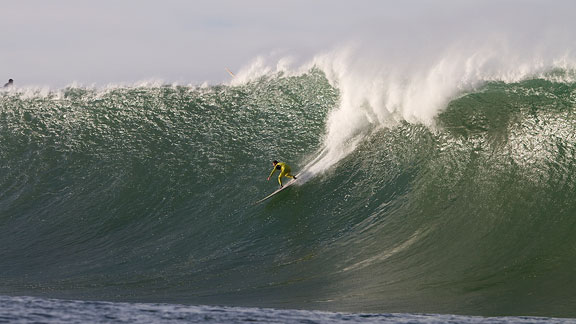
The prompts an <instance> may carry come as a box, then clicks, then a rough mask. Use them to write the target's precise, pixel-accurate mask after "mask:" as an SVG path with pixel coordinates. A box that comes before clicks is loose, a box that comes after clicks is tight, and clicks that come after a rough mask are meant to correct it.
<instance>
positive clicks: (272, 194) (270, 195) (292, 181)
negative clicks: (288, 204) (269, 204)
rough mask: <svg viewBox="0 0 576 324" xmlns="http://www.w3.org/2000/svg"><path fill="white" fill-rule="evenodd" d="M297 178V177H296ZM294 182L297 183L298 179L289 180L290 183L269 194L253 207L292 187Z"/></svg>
mask: <svg viewBox="0 0 576 324" xmlns="http://www.w3.org/2000/svg"><path fill="white" fill-rule="evenodd" d="M296 177H298V176H296ZM296 181H298V179H291V180H290V181H288V182H287V183H286V184H285V185H284V186H283V187H282V188H279V189H278V190H276V191H274V192H273V193H271V194H269V195H268V196H266V197H264V198H262V199H260V200H258V201H257V202H255V203H254V205H256V204H259V203H261V202H263V201H264V200H267V199H270V198H272V196H274V195H275V194H277V193H279V192H280V191H282V190H284V189H286V188H288V187H290V186H291V185H293V184H294V183H295V182H296Z"/></svg>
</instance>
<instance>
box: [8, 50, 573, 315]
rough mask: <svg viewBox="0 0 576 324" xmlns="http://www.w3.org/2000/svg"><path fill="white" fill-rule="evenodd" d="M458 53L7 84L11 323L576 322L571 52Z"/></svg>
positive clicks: (340, 56) (285, 60)
mask: <svg viewBox="0 0 576 324" xmlns="http://www.w3.org/2000/svg"><path fill="white" fill-rule="evenodd" d="M450 44H451V45H450V46H444V45H445V44H442V43H441V42H440V44H434V45H431V46H433V47H434V50H429V51H426V53H427V55H425V56H424V55H422V52H421V51H417V50H416V51H410V50H408V48H406V47H404V48H403V47H402V44H399V43H394V44H388V45H386V46H384V45H381V44H378V45H377V46H373V45H370V46H366V45H365V44H363V43H359V44H346V45H344V46H338V47H336V48H334V49H332V50H328V51H323V52H321V53H319V54H317V55H314V56H313V57H312V58H310V59H304V60H302V59H298V58H291V57H287V56H283V55H281V56H278V55H276V54H274V55H269V56H261V57H258V58H256V59H255V60H254V61H253V62H252V63H250V64H247V65H246V66H245V67H243V68H242V69H240V70H239V71H237V72H236V73H235V76H234V77H233V78H231V79H230V80H229V81H226V82H222V83H219V84H203V85H181V84H164V83H148V84H132V85H108V86H96V87H90V86H80V85H75V86H69V87H65V88H62V89H50V88H42V87H11V88H8V89H3V90H1V92H0V229H1V232H2V233H3V235H1V236H0V260H2V261H1V262H0V282H1V284H0V295H3V296H2V297H1V300H2V303H0V305H2V307H3V314H2V317H0V320H3V321H5V322H12V321H13V322H18V321H20V322H32V321H46V322H63V321H68V320H69V321H80V322H82V321H84V322H87V321H92V322H123V321H126V320H128V321H145V322H162V321H166V322H178V321H182V322H194V321H197V322H215V323H216V322H223V321H224V322H234V321H239V320H238V319H242V320H250V321H255V322H258V321H259V322H263V323H266V322H271V321H273V320H276V321H278V322H294V323H296V322H299V321H302V320H306V319H307V320H310V321H315V322H319V323H323V322H326V323H334V322H347V323H350V322H355V321H357V322H366V321H372V322H378V323H388V322H390V323H392V322H393V323H398V322H421V323H446V322H454V323H456V322H458V323H462V322H470V323H477V322H490V323H511V322H515V323H516V322H524V323H536V322H538V323H539V322H554V323H556V322H566V323H573V322H575V320H574V319H573V318H575V317H576V310H575V309H576V308H574V305H575V304H576V280H575V278H576V277H575V276H574V271H575V269H576V261H575V260H576V258H574V256H575V253H576V236H575V235H574V231H575V229H576V203H575V201H576V199H575V198H576V197H575V196H576V193H575V186H576V168H575V167H574V163H573V161H574V159H575V157H576V136H575V135H574V134H575V130H576V119H575V118H574V114H575V112H576V78H575V77H576V60H575V57H574V54H573V52H572V51H571V48H570V46H563V44H558V43H555V44H554V46H541V44H535V45H534V46H533V47H529V48H528V47H526V46H517V45H515V44H514V42H509V41H508V40H506V39H497V40H496V41H489V42H483V43H478V42H476V41H475V40H472V41H470V42H461V43H450ZM527 49H530V50H527ZM272 160H281V161H285V162H287V163H289V164H290V165H291V166H292V169H293V170H294V171H295V172H296V173H299V174H301V181H300V182H299V185H297V186H292V187H291V188H288V189H286V190H284V191H282V192H281V193H279V194H278V195H276V196H274V197H273V198H271V199H270V200H268V201H266V202H265V203H262V204H259V205H254V202H255V201H257V200H259V199H261V198H262V197H264V196H266V195H267V194H269V193H270V192H272V191H273V190H275V189H276V185H277V184H276V182H275V181H270V182H268V181H266V177H267V176H268V174H269V172H270V170H271V163H270V162H271V161H272ZM203 305H210V306H203ZM71 309H72V310H73V311H71ZM102 309H105V310H106V311H107V312H109V314H110V315H109V316H108V317H105V318H102V317H101V315H102V314H101V313H99V312H98V311H99V310H102ZM31 310H34V311H33V312H30V311H31ZM27 313H33V314H32V315H28V314H27ZM417 314H443V315H417ZM461 315H465V316H461ZM481 316H484V317H481ZM495 316H498V317H495ZM560 318H563V319H560Z"/></svg>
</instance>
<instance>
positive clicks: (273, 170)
mask: <svg viewBox="0 0 576 324" xmlns="http://www.w3.org/2000/svg"><path fill="white" fill-rule="evenodd" d="M274 172H276V167H274V169H272V172H270V175H269V176H268V180H270V177H271V176H272V175H273V174H274Z"/></svg>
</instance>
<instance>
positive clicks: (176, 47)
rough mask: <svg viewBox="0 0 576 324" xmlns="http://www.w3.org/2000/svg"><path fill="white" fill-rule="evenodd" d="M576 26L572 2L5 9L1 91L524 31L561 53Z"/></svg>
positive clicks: (217, 76)
mask: <svg viewBox="0 0 576 324" xmlns="http://www.w3.org/2000/svg"><path fill="white" fill-rule="evenodd" d="M575 21H576V1H572V0H541V1H539V0H499V1H496V0H494V1H476V0H474V1H472V0H469V1H467V0H438V1H433V0H418V1H416V0H408V1H400V0H397V1H388V0H358V1H343V0H342V1H339V0H330V1H329V0H317V1H315V0H307V1H303V0H296V1H263V0H253V1H252V0H230V1H223V0H211V1H193V0H164V1H151V0H116V1H111V0H99V1H82V0H54V1H46V0H31V1H28V0H17V1H16V0H14V1H1V2H0V33H1V37H0V46H1V47H0V82H2V83H4V82H6V81H4V79H5V80H7V79H8V78H13V79H15V81H16V84H17V85H24V86H26V85H49V86H52V87H62V86H66V85H69V84H72V83H74V82H77V83H80V84H84V85H91V84H98V85H105V84H108V83H133V82H138V81H144V80H162V81H164V82H166V83H172V82H177V83H181V84H188V83H193V84H197V83H202V82H203V81H209V82H212V83H215V82H222V81H226V80H227V78H229V75H228V74H227V73H226V71H225V68H230V69H231V70H233V71H236V70H238V69H240V68H241V67H242V66H244V65H246V64H248V63H250V61H251V60H253V59H254V58H255V57H257V56H258V55H268V54H270V53H281V54H282V55H283V54H284V53H285V54H286V55H292V56H296V57H299V58H300V59H303V60H305V59H307V58H309V57H311V56H313V55H314V54H316V53H319V52H321V51H326V50H329V49H331V48H334V47H337V46H339V45H342V44H346V43H349V42H359V43H372V44H384V43H388V44H401V43H402V42H404V43H406V44H407V43H410V42H413V43H423V42H424V43H426V42H428V43H438V44H442V43H445V42H446V41H449V40H450V39H451V38H461V39H466V38H467V37H468V36H467V35H471V34H482V33H487V34H488V33H499V32H503V33H506V32H509V31H514V33H515V34H514V35H513V37H518V38H519V39H521V41H523V42H530V39H534V38H555V41H554V42H553V43H555V44H556V45H555V46H561V45H558V44H562V43H566V42H572V41H575V40H576V38H574V34H575V33H576V29H575V28H576V25H575V23H574V22H575ZM567 46H568V47H570V46H573V45H567ZM406 48H409V47H406ZM424 54H425V53H423V55H424Z"/></svg>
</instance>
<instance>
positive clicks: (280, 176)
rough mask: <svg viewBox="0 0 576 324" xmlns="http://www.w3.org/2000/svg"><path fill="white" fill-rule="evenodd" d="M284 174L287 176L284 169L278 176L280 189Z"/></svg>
mask: <svg viewBox="0 0 576 324" xmlns="http://www.w3.org/2000/svg"><path fill="white" fill-rule="evenodd" d="M286 174H287V172H286V169H282V171H281V172H280V174H279V175H278V183H279V184H280V187H282V177H285V176H286Z"/></svg>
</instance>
